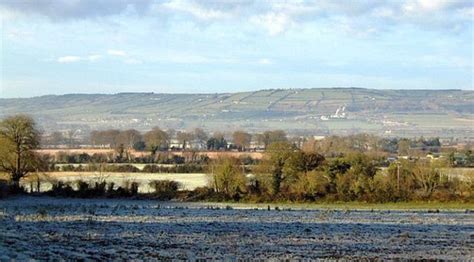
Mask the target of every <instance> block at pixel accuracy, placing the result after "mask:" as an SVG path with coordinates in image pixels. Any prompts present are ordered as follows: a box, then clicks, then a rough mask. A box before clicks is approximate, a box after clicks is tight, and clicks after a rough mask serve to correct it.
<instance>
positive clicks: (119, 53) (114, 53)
mask: <svg viewBox="0 0 474 262" xmlns="http://www.w3.org/2000/svg"><path fill="white" fill-rule="evenodd" d="M107 54H108V55H111V56H127V53H125V51H122V50H113V49H109V50H107Z"/></svg>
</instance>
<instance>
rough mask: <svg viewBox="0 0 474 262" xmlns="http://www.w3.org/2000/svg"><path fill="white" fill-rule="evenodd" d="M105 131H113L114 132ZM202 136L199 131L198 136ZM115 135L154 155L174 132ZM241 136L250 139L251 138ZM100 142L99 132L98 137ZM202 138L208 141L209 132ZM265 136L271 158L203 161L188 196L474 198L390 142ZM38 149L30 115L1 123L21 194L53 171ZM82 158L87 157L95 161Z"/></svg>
mask: <svg viewBox="0 0 474 262" xmlns="http://www.w3.org/2000/svg"><path fill="white" fill-rule="evenodd" d="M101 132H105V133H103V134H109V133H108V132H109V131H101ZM199 132H200V131H197V132H196V130H195V132H194V135H195V136H197V133H199ZM239 132H240V131H239ZM236 133H238V132H236ZM113 134H114V135H113V137H115V139H117V141H120V139H122V138H123V139H125V140H127V139H128V141H129V142H130V141H132V140H134V141H142V140H141V139H143V141H144V142H145V143H146V146H147V147H148V149H149V150H150V151H152V152H153V151H154V153H157V152H158V151H160V150H162V149H163V146H164V145H165V144H164V143H163V141H166V139H169V136H168V133H167V132H165V131H163V130H161V129H158V128H154V129H152V130H151V131H149V132H147V133H145V134H143V136H142V135H141V134H140V133H139V132H129V131H124V132H121V131H119V132H113ZM109 135H110V134H109ZM238 135H240V136H242V137H247V138H248V136H247V135H246V133H240V134H239V133H238ZM100 137H101V136H100V135H97V137H96V139H101V138H100ZM119 138H120V139H119ZM201 138H204V136H203V133H202V134H201ZM206 138H207V137H206ZM211 138H214V139H215V140H217V142H216V143H220V142H222V141H220V142H219V137H216V136H213V137H211ZM211 138H208V141H209V139H211ZM247 138H246V139H247ZM188 139H189V137H188ZM220 139H221V140H222V139H224V138H223V137H220ZM261 139H262V141H263V143H266V148H265V152H264V158H263V159H261V160H258V161H256V162H252V161H250V162H248V163H245V162H244V161H246V160H243V159H234V158H220V159H217V160H214V161H209V159H206V160H203V162H200V163H201V164H204V165H205V166H206V167H202V166H199V168H205V169H206V172H207V173H208V174H209V176H210V177H211V178H212V179H211V183H210V184H209V185H208V186H207V187H206V188H200V189H197V190H195V191H193V192H188V195H187V197H189V199H197V200H199V199H203V200H236V201H237V200H246V201H366V202H387V201H414V200H423V201H430V200H439V201H452V200H457V201H459V200H462V201H472V200H473V192H474V191H473V189H474V184H473V181H472V175H471V176H467V177H466V179H462V178H459V177H449V176H446V175H443V174H441V172H440V170H441V168H446V167H451V166H452V165H453V162H452V159H451V158H444V159H439V160H436V161H431V160H428V159H424V158H415V159H398V160H397V161H392V162H388V161H387V154H386V153H387V149H386V146H387V145H391V143H392V141H391V140H387V139H379V138H377V137H375V136H371V135H366V134H361V135H355V136H348V137H336V136H333V137H329V138H326V139H324V140H315V139H308V140H304V141H300V140H294V139H288V138H287V136H286V134H285V133H284V132H281V131H268V132H265V133H263V134H261ZM188 141H189V140H188ZM398 141H406V140H403V139H400V140H398ZM422 141H429V140H422ZM102 142H103V141H102ZM418 142H420V140H418ZM428 143H436V141H434V142H433V140H431V142H428ZM39 145H40V132H39V131H38V128H37V126H36V123H35V121H33V119H32V118H31V117H28V116H24V115H19V116H13V117H8V118H5V119H4V120H2V121H1V122H0V171H1V172H5V173H7V174H8V175H9V178H10V179H9V182H8V183H9V186H10V190H11V191H13V192H15V191H21V187H20V179H21V178H23V177H25V176H26V175H27V174H28V173H29V172H33V171H47V170H49V169H48V168H50V167H48V164H51V159H47V158H44V156H39V155H37V154H36V153H35V149H37V148H38V147H39ZM127 145H128V146H129V145H131V143H128V144H127ZM398 147H400V145H398ZM398 150H399V151H400V148H398ZM116 154H117V155H120V153H116ZM399 154H402V153H400V152H399ZM80 157H83V158H84V159H86V158H88V157H90V156H88V157H86V156H84V155H82V156H80ZM96 157H100V156H96ZM91 159H93V158H89V160H84V161H90V160H91ZM115 160H117V158H115ZM115 160H113V161H115ZM175 161H176V160H175ZM199 161H201V160H199ZM151 162H152V163H153V162H154V160H153V159H151ZM45 163H46V166H45ZM249 163H250V166H248V164H249ZM149 168H150V169H153V168H154V167H153V166H150V167H149ZM203 170H204V169H203ZM151 171H153V170H151ZM151 171H150V172H151Z"/></svg>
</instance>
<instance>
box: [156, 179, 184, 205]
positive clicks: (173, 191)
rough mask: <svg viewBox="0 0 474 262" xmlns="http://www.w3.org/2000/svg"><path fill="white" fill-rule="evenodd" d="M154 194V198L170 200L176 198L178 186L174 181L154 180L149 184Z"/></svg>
mask: <svg viewBox="0 0 474 262" xmlns="http://www.w3.org/2000/svg"><path fill="white" fill-rule="evenodd" d="M150 187H152V188H153V189H154V190H155V192H154V196H156V197H157V198H158V199H161V200H170V199H173V198H175V197H176V195H177V193H178V190H179V188H180V187H181V186H180V184H179V183H178V182H176V181H170V180H155V181H151V182H150Z"/></svg>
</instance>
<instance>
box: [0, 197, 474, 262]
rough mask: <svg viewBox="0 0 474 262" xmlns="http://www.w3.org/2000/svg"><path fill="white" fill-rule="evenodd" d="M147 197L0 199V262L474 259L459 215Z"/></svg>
mask: <svg viewBox="0 0 474 262" xmlns="http://www.w3.org/2000/svg"><path fill="white" fill-rule="evenodd" d="M267 208H268V207H267V206H264V207H262V206H256V205H243V206H239V205H235V206H226V204H219V205H217V204H209V203H175V202H156V201H151V200H119V199H112V200H105V199H91V200H84V199H59V198H47V197H40V198H38V197H17V198H10V199H7V200H1V201H0V220H1V221H0V254H1V255H0V259H6V260H10V259H16V260H29V259H38V260H50V259H64V260H76V259H81V260H84V259H85V260H87V259H90V260H120V259H126V260H130V259H146V260H167V259H178V260H188V259H191V260H193V259H218V260H222V259H234V258H236V259H269V258H276V259H299V258H300V259H315V258H345V259H363V258H369V259H397V258H402V259H403V258H404V259H416V258H425V259H435V258H436V259H452V260H469V259H470V258H472V254H473V253H474V245H473V241H472V237H473V234H474V216H473V214H472V213H469V212H464V211H449V212H445V211H440V212H439V213H431V212H426V211H413V210H412V211H387V210H380V211H371V210H365V211H364V210H359V211H349V210H334V209H329V208H328V209H308V210H294V209H293V210H288V208H286V207H283V206H280V208H278V210H275V208H274V205H272V206H271V210H270V211H268V210H267Z"/></svg>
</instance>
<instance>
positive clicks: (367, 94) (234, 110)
mask: <svg viewBox="0 0 474 262" xmlns="http://www.w3.org/2000/svg"><path fill="white" fill-rule="evenodd" d="M473 103H474V93H473V92H472V91H461V90H373V89H363V88H346V89H343V88H312V89H290V90H280V89H273V90H260V91H255V92H241V93H221V94H154V93H123V94H115V95H98V94H81V95H79V94H70V95H62V96H42V97H34V98H27V99H0V117H4V116H6V115H10V114H13V113H26V114H31V115H32V116H34V117H35V119H37V120H38V121H39V122H41V124H42V127H43V128H44V129H45V130H46V131H51V130H58V129H62V130H66V129H81V130H91V129H106V128H120V129H126V128H132V127H133V128H136V129H138V130H149V129H150V128H151V127H153V126H160V127H162V128H165V129H167V128H173V129H177V130H180V129H191V128H194V127H202V128H204V129H206V130H209V131H222V130H228V131H232V130H237V129H245V130H248V131H251V132H261V131H263V130H269V129H283V130H285V131H288V132H290V133H295V132H297V133H312V134H314V133H317V134H324V135H327V134H349V133H360V132H369V133H373V134H378V135H382V134H385V132H389V133H390V134H392V135H399V136H414V135H416V136H419V135H425V136H444V135H449V136H453V135H454V136H456V137H465V136H470V132H469V131H472V130H471V129H472V121H473V119H474V112H473V109H472V108H473V107H472V104H473ZM341 107H344V108H345V111H344V112H345V116H344V117H342V118H332V117H330V116H331V115H333V114H334V113H335V112H336V110H337V109H338V108H341ZM84 108H86V109H87V110H84ZM324 117H327V119H326V120H325V121H323V120H322V118H324ZM387 123H391V124H389V125H387Z"/></svg>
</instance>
